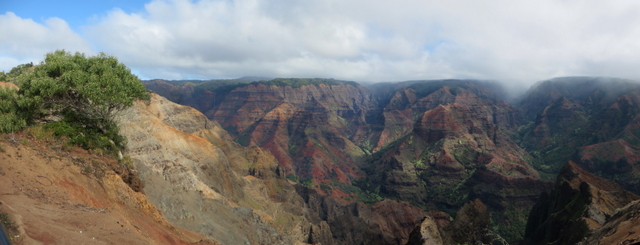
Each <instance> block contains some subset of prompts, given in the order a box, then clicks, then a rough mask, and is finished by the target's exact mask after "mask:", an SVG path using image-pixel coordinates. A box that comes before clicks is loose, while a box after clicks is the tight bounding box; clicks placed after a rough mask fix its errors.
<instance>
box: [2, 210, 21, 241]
mask: <svg viewBox="0 0 640 245" xmlns="http://www.w3.org/2000/svg"><path fill="white" fill-rule="evenodd" d="M0 223H2V226H4V228H5V230H6V231H7V233H8V234H7V235H8V236H9V239H11V240H13V235H15V234H18V225H17V224H16V222H14V221H13V219H12V218H11V216H10V215H9V214H8V213H7V212H5V211H4V210H2V211H0Z"/></svg>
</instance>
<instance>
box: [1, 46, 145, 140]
mask: <svg viewBox="0 0 640 245" xmlns="http://www.w3.org/2000/svg"><path fill="white" fill-rule="evenodd" d="M9 74H10V75H11V76H12V77H15V78H14V79H13V81H14V82H15V83H16V84H17V85H18V86H19V87H20V89H19V90H12V89H2V90H0V133H6V132H13V131H16V130H18V129H20V128H22V127H25V126H27V125H32V124H40V123H43V124H49V125H47V126H46V127H48V128H51V129H52V130H53V131H54V133H55V134H56V135H66V136H69V141H70V142H71V143H73V144H77V145H80V146H82V147H83V148H85V149H92V148H101V149H105V150H107V151H110V152H115V151H118V150H120V149H122V148H123V147H124V144H125V139H124V137H122V136H120V135H119V133H118V126H117V124H116V122H115V121H114V117H115V115H116V114H117V113H118V112H119V111H121V110H122V109H124V108H126V107H129V106H132V105H133V101H134V100H135V99H148V98H149V94H148V93H147V92H146V89H145V87H144V85H142V83H141V82H140V80H139V79H138V78H137V77H136V76H135V75H133V74H131V71H130V70H129V69H128V68H127V67H126V66H124V65H123V64H122V63H119V62H118V60H117V59H116V58H115V57H112V56H107V55H105V54H104V53H100V54H99V55H97V56H93V57H88V58H87V57H85V55H84V54H81V53H75V54H73V55H72V54H71V53H68V52H66V51H64V50H58V51H55V52H53V53H49V54H47V55H46V57H45V60H44V61H43V62H41V63H40V64H39V65H37V66H34V67H32V65H29V64H27V65H21V66H18V67H16V68H14V69H12V70H11V72H10V73H9Z"/></svg>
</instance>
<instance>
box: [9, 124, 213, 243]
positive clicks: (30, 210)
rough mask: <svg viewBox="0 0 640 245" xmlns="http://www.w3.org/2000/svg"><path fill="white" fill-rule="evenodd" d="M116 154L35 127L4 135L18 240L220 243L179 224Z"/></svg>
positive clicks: (15, 231) (35, 241)
mask: <svg viewBox="0 0 640 245" xmlns="http://www.w3.org/2000/svg"><path fill="white" fill-rule="evenodd" d="M113 164H118V162H117V161H116V160H114V159H112V158H110V157H103V156H98V155H95V154H90V153H88V152H87V151H85V150H82V149H80V148H71V149H70V148H63V147H62V144H60V143H59V142H58V143H56V142H52V141H49V142H47V143H45V142H40V141H37V140H34V139H33V137H32V136H30V135H29V134H26V133H25V134H21V133H18V134H15V135H6V134H5V135H1V136H0V210H1V211H2V212H6V213H7V214H9V216H10V219H11V220H12V222H13V223H14V226H15V227H17V230H14V231H10V233H12V234H11V236H12V240H13V242H14V244H217V243H216V242H212V241H203V239H204V237H203V236H201V235H199V234H197V233H194V232H191V231H186V230H182V229H179V228H175V227H173V226H171V225H170V224H169V223H168V222H167V221H166V220H165V219H164V218H163V217H162V214H161V213H160V212H159V211H158V210H156V208H155V207H153V206H152V205H150V204H149V203H148V202H147V199H146V196H145V195H144V194H142V193H139V192H135V191H133V190H132V189H131V188H130V187H129V186H128V185H127V184H126V183H124V182H123V181H122V178H121V177H120V176H119V175H118V174H116V173H115V172H114V171H112V170H111V169H110V168H109V167H108V166H109V165H113Z"/></svg>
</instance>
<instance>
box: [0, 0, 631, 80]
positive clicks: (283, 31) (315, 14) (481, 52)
mask: <svg viewBox="0 0 640 245" xmlns="http://www.w3.org/2000/svg"><path fill="white" fill-rule="evenodd" d="M99 16H101V17H98V18H97V20H96V21H95V22H94V23H93V24H91V25H87V26H85V27H84V29H83V30H84V31H85V34H86V35H87V37H88V39H89V40H91V41H92V42H93V43H94V44H95V45H96V46H97V47H99V50H96V51H104V52H106V53H108V54H111V55H115V56H117V57H118V58H119V59H120V60H121V61H122V62H124V63H125V64H127V65H128V66H130V67H131V68H132V69H133V70H135V71H136V72H137V73H139V74H140V75H142V76H143V77H147V78H170V79H180V78H231V77H238V76H244V75H255V76H272V77H332V78H336V79H347V80H356V81H398V80H406V79H436V78H477V79H498V80H503V81H506V82H512V83H527V84H530V83H533V82H535V81H537V80H541V79H547V78H550V77H554V76H571V75H592V76H615V77H626V78H632V79H638V78H640V76H639V75H638V72H637V70H638V69H637V68H636V67H639V65H640V42H639V41H638V40H640V3H636V1H631V0H627V1H624V0H622V1H616V2H615V3H613V2H612V3H609V2H602V1H595V0H566V1H555V0H539V1H511V0H491V1H489V0H474V1H464V0H452V1H423V0H401V1H386V0H366V1H365V0H352V1H343V0H307V1H297V0H269V1H268V0H199V1H190V0H154V1H152V2H150V3H148V4H146V5H145V10H144V11H142V12H138V13H127V12H124V11H122V10H119V9H114V10H112V11H109V12H108V13H106V14H101V15H99ZM0 21H1V22H0V23H2V25H1V26H0V31H2V29H5V31H7V30H9V33H17V34H19V35H17V34H16V36H20V35H23V36H20V38H18V39H17V40H19V41H17V40H16V41H11V40H8V39H7V40H2V39H0V43H1V44H2V45H3V46H2V47H0V50H1V52H2V55H4V56H8V57H13V58H15V57H27V56H29V55H33V54H38V55H39V56H41V55H42V54H43V53H45V52H50V51H51V50H53V49H55V48H54V47H53V46H56V45H58V46H59V45H62V44H73V46H77V47H82V48H81V49H84V50H86V49H87V47H88V45H87V44H86V41H84V40H83V39H82V37H80V36H79V35H77V34H75V33H73V32H72V31H71V30H70V29H69V27H68V26H67V25H66V23H64V21H62V20H60V19H55V18H54V19H50V20H48V21H47V22H46V23H45V24H44V25H41V24H37V23H35V22H33V21H31V20H28V19H27V20H25V19H21V18H19V17H17V16H15V15H13V14H12V13H7V14H5V15H3V16H0ZM4 23H20V25H28V27H17V26H18V25H10V24H4ZM38 33H39V34H38ZM60 33H64V35H61V34H60ZM29 35H31V36H29ZM43 37H47V38H43ZM51 37H58V38H51ZM38 40H40V41H38ZM42 40H45V41H42ZM53 44H56V45H53ZM26 47H37V48H38V50H36V49H33V50H31V49H29V48H26ZM43 50H46V51H43ZM21 52H22V53H21ZM0 57H1V56H0ZM20 59H22V58H20ZM5 60H6V59H5ZM5 63H6V62H5ZM0 64H2V62H0Z"/></svg>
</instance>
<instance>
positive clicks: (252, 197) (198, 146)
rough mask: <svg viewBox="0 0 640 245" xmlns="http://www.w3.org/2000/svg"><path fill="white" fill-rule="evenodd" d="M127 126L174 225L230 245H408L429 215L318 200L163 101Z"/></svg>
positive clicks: (267, 159) (264, 156)
mask: <svg viewBox="0 0 640 245" xmlns="http://www.w3.org/2000/svg"><path fill="white" fill-rule="evenodd" d="M120 121H121V122H122V126H121V132H122V134H123V135H125V136H126V137H127V138H128V154H129V155H130V156H131V158H132V159H133V162H134V165H135V167H136V169H137V171H138V173H139V176H140V178H141V179H142V181H143V183H144V186H145V188H144V191H145V193H146V195H147V196H148V198H149V201H150V202H151V203H152V204H154V205H155V206H156V207H158V209H160V210H161V211H162V213H163V214H164V216H165V217H166V218H167V220H168V221H169V222H171V223H172V224H174V225H177V226H179V227H182V228H186V229H190V230H194V231H198V232H201V233H203V234H205V235H207V236H208V237H210V238H213V239H215V240H217V241H219V242H221V243H223V244H244V243H249V244H294V243H296V242H298V243H300V242H302V243H318V242H320V243H322V244H360V243H363V242H365V243H366V244H401V243H404V241H406V239H407V237H408V234H409V232H410V231H411V229H412V228H413V227H414V226H415V225H417V224H418V223H419V221H420V218H422V217H423V216H425V215H426V213H425V211H423V210H422V209H420V208H417V207H414V206H412V205H409V204H408V203H406V202H398V201H391V200H388V201H386V202H384V203H382V204H379V205H374V206H367V205H363V204H361V203H352V204H350V205H347V206H345V205H343V204H341V202H340V200H336V199H334V198H332V197H327V196H323V195H319V194H318V193H317V192H316V191H315V190H313V189H310V188H307V187H305V186H302V185H299V184H296V183H294V182H292V181H290V180H288V179H286V178H285V175H284V174H285V172H284V171H283V167H282V166H280V165H278V163H277V161H276V160H275V158H274V157H273V156H272V155H271V154H269V153H268V152H266V151H264V150H262V149H261V148H259V147H256V146H253V147H243V146H241V145H239V144H237V143H235V142H234V141H233V139H232V138H231V136H230V135H229V134H228V133H227V132H226V131H225V130H224V129H222V128H221V127H220V126H219V125H218V124H217V123H215V122H211V121H209V120H208V119H207V118H206V117H205V116H204V115H203V114H202V113H200V112H198V111H197V110H195V109H193V108H190V107H186V106H181V105H177V104H175V103H173V102H170V101H168V100H166V99H165V98H162V97H160V96H158V95H152V97H151V100H150V102H148V103H145V102H138V103H137V104H136V105H135V106H134V107H133V108H131V109H130V110H128V111H126V112H124V113H123V114H122V115H121V118H120ZM294 184H295V185H294ZM385 212H391V213H393V215H391V216H390V217H384V218H380V217H379V216H380V214H384V213H385Z"/></svg>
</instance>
